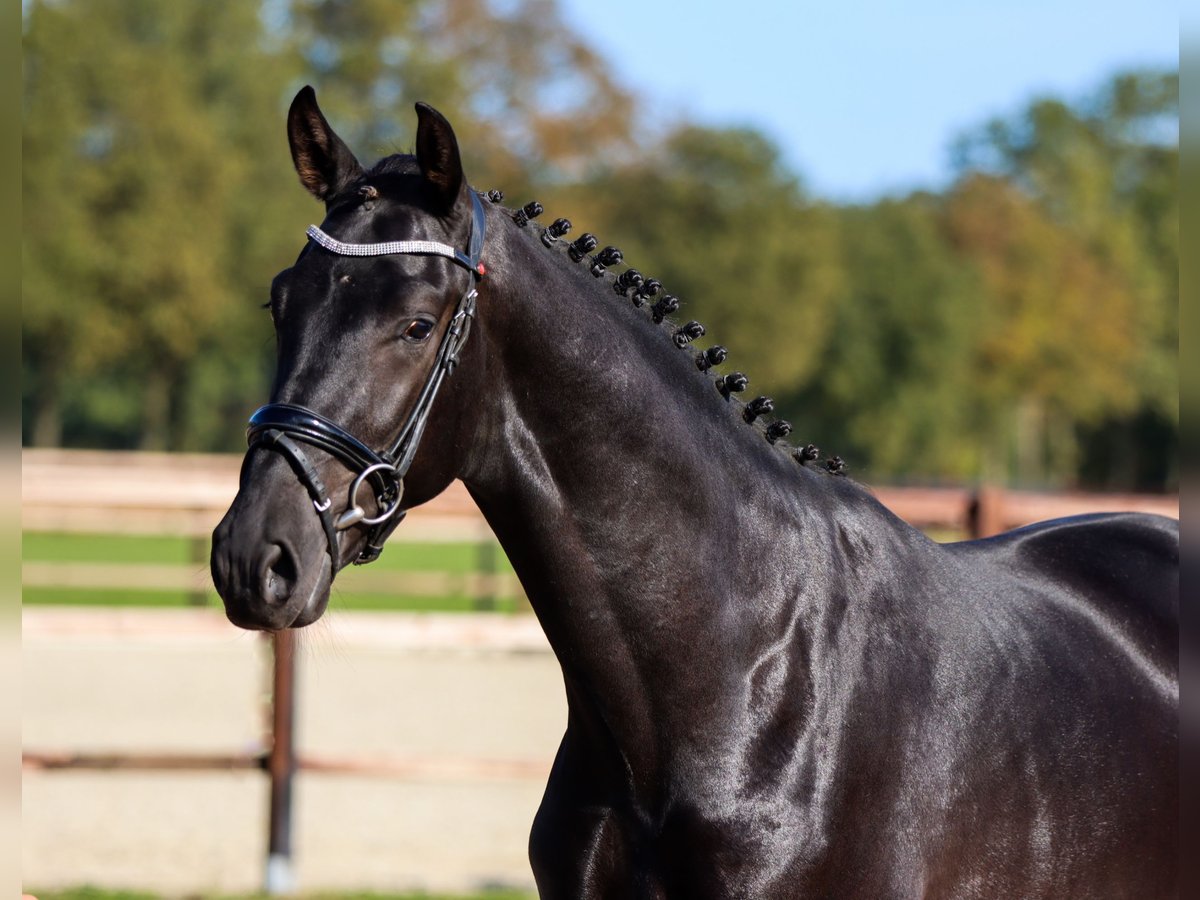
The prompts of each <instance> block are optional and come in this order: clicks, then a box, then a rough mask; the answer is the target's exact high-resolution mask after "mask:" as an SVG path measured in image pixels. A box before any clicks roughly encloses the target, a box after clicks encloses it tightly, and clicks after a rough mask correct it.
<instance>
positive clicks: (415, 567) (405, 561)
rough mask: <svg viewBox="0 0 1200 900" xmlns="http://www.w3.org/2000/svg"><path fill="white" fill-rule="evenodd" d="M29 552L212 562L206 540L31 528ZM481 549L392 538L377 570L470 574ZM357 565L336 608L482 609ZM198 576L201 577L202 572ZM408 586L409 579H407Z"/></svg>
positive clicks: (129, 591) (157, 598)
mask: <svg viewBox="0 0 1200 900" xmlns="http://www.w3.org/2000/svg"><path fill="white" fill-rule="evenodd" d="M22 558H23V559H24V560H26V561H29V562H42V563H44V562H64V563H67V562H81V563H96V562H103V563H118V564H119V563H127V564H136V563H150V564H168V565H170V564H174V565H190V566H194V567H195V568H196V571H197V575H198V576H199V575H200V574H201V573H203V572H204V571H205V570H206V569H207V566H208V543H207V541H200V542H196V541H195V540H193V539H190V538H184V537H171V536H162V537H157V536H141V535H113V534H53V533H39V532H26V533H25V534H24V535H23V541H22ZM494 559H495V562H494V565H495V566H496V569H497V571H498V572H500V573H505V574H507V573H511V572H512V566H511V565H509V562H508V559H507V557H505V555H504V553H503V552H501V551H500V550H499V549H498V548H495V549H494ZM482 564H483V560H482V559H481V548H480V546H479V545H478V544H473V543H455V544H406V543H400V542H396V543H394V544H390V545H389V546H388V547H387V548H386V549H385V550H384V552H383V555H382V556H381V557H380V558H379V560H378V561H377V562H376V563H374V564H373V565H372V570H373V571H376V572H379V571H384V572H395V573H398V574H399V573H404V572H418V571H419V572H444V573H446V574H448V575H452V576H453V575H468V574H470V573H473V572H476V571H479V569H480V567H481V565H482ZM355 571H356V570H355V569H353V568H350V569H347V570H346V571H345V572H344V573H343V574H342V575H341V576H340V577H339V578H338V580H337V582H336V583H335V586H334V591H333V597H332V598H331V600H330V607H331V608H333V609H363V610H414V611H416V610H419V611H427V612H464V611H470V610H475V609H478V608H480V607H479V605H478V604H477V601H475V600H474V599H473V598H471V597H468V596H465V595H462V594H460V593H455V592H451V593H450V594H448V595H446V596H438V597H427V596H413V595H405V594H390V593H379V592H378V591H370V590H362V589H360V588H358V587H357V586H356V582H355ZM197 580H198V581H199V577H198V579H197ZM401 587H402V585H401ZM204 599H205V605H207V606H214V607H219V606H220V605H221V601H220V598H218V597H217V595H216V594H215V593H211V592H209V593H207V594H206V595H205V598H204ZM22 600H23V602H24V603H28V604H31V605H43V606H44V605H54V604H59V605H66V604H70V605H80V606H165V607H180V606H187V605H191V604H192V603H193V602H194V600H195V596H194V595H193V594H192V593H190V592H188V591H182V590H176V591H172V590H143V589H136V588H119V589H118V588H112V589H110V588H62V587H27V588H25V589H24V591H23V594H22ZM520 606H521V604H520V603H519V602H518V601H517V600H514V599H511V598H509V599H502V600H499V601H497V602H496V603H495V605H494V606H492V607H490V608H492V609H495V610H498V611H501V612H512V611H514V610H516V609H518V608H520Z"/></svg>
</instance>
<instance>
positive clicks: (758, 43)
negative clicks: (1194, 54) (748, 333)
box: [563, 0, 1179, 200]
mask: <svg viewBox="0 0 1200 900" xmlns="http://www.w3.org/2000/svg"><path fill="white" fill-rule="evenodd" d="M563 6H564V9H565V16H566V18H567V21H568V22H569V23H571V24H572V25H573V26H574V27H575V28H576V29H577V30H578V32H579V33H580V34H582V35H585V36H586V37H587V38H588V39H589V40H590V42H591V43H592V45H593V46H594V47H595V48H596V49H597V50H599V51H600V52H601V53H602V55H604V56H605V58H606V59H607V60H608V61H609V62H610V64H611V65H612V68H613V71H614V72H615V73H616V75H617V78H618V80H619V81H620V82H621V83H622V84H624V85H625V86H626V87H628V88H631V89H633V90H634V91H636V92H637V93H638V94H639V95H640V96H642V97H644V98H646V99H647V100H648V101H649V102H648V105H647V108H646V112H648V113H649V115H650V116H652V117H654V118H656V119H661V118H664V117H665V118H671V117H679V116H683V115H686V116H687V117H688V118H691V119H696V120H699V121H702V122H705V123H709V124H720V125H735V124H736V125H751V126H754V127H756V128H759V129H761V130H762V131H764V132H765V133H766V134H768V135H769V136H770V137H772V138H773V139H774V140H775V141H776V142H777V143H778V144H779V146H780V147H781V149H782V150H783V151H784V155H785V158H786V159H787V161H788V162H789V163H790V164H791V166H792V168H793V169H794V170H795V171H796V172H797V173H798V174H799V175H800V176H801V177H802V179H803V180H804V183H805V184H806V185H807V187H808V188H809V189H810V190H811V191H813V192H814V193H817V194H820V195H823V196H827V197H831V198H835V199H839V200H867V199H870V198H872V197H875V196H878V195H879V194H881V193H889V192H901V191H906V190H909V189H912V188H914V187H920V186H925V187H937V186H939V185H941V184H943V183H944V182H945V180H946V178H947V177H948V175H949V152H948V148H949V145H950V142H951V140H952V139H953V138H954V137H955V136H956V135H957V134H959V133H961V132H962V131H963V130H964V129H966V128H969V127H970V126H972V125H974V124H977V123H979V122H981V121H983V120H985V119H987V118H989V117H991V116H994V115H1001V114H1006V113H1011V112H1013V111H1016V110H1018V109H1019V108H1020V107H1021V106H1022V105H1023V104H1024V103H1025V102H1026V101H1028V100H1030V99H1031V98H1033V97H1035V96H1038V95H1044V94H1048V93H1050V94H1056V95H1059V96H1062V97H1064V98H1066V99H1078V98H1080V97H1082V96H1085V95H1087V94H1088V93H1090V92H1091V91H1092V90H1093V89H1094V88H1095V87H1097V86H1098V85H1099V84H1100V83H1101V82H1102V81H1103V80H1104V79H1105V78H1106V77H1107V76H1108V75H1110V74H1112V73H1113V72H1115V71H1117V70H1118V69H1122V68H1126V67H1133V66H1147V65H1150V66H1164V65H1165V66H1177V65H1178V64H1179V37H1178V35H1179V7H1178V5H1177V4H1175V3H1166V2H1161V0H1140V2H1131V0H1089V2H1082V0H1043V2H1028V0H997V2H989V3H983V2H976V0H959V2H956V3H951V2H916V0H913V2H881V0H859V2H851V3H834V2H828V0H826V2H823V3H814V2H811V0H794V2H790V3H787V2H778V0H772V2H758V3H747V2H738V0H720V2H712V0H693V2H690V3H689V2H678V3H674V2H671V3H667V2H660V3H653V2H647V0H601V2H596V0H563Z"/></svg>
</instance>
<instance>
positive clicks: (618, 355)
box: [213, 92, 1178, 900]
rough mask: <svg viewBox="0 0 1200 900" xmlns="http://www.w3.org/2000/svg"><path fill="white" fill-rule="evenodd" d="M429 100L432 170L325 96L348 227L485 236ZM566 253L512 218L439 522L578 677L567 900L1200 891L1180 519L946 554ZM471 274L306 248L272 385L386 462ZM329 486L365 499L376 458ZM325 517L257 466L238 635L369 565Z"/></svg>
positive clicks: (275, 620)
mask: <svg viewBox="0 0 1200 900" xmlns="http://www.w3.org/2000/svg"><path fill="white" fill-rule="evenodd" d="M431 112H432V111H429V110H427V109H425V110H421V111H420V117H421V121H420V125H419V129H418V137H417V155H416V157H415V158H409V157H392V158H389V159H387V160H384V161H383V162H381V163H380V164H379V165H377V166H376V167H375V168H374V169H372V170H370V171H365V170H363V169H362V168H361V167H360V166H359V165H358V163H357V161H356V160H354V159H353V157H352V156H351V155H349V151H348V150H346V148H345V147H344V145H342V144H341V142H340V141H339V140H337V138H336V135H334V134H333V132H332V130H331V129H329V127H328V124H327V123H326V122H325V120H324V118H323V117H322V116H321V114H320V111H319V110H318V109H317V107H316V102H315V99H314V98H313V97H312V96H311V92H308V94H307V95H306V94H305V93H304V92H302V93H301V95H300V96H299V97H298V98H297V101H296V103H295V104H294V105H293V109H292V113H291V116H290V119H289V134H290V137H291V140H292V149H293V156H294V158H295V159H296V165H297V170H298V172H299V173H300V176H301V180H302V182H303V183H304V184H305V185H306V186H307V187H308V188H309V189H310V190H311V191H312V192H313V193H314V194H316V195H317V196H319V197H321V199H323V200H325V201H326V210H327V215H326V218H325V221H324V223H323V224H322V226H321V227H322V228H323V229H324V230H325V231H326V232H328V233H330V234H332V235H334V236H336V237H337V238H339V239H340V240H346V241H367V240H376V241H378V240H409V239H433V240H439V241H446V242H450V243H452V244H455V245H460V244H461V243H462V241H463V240H464V239H465V235H466V229H467V227H468V225H467V214H466V210H467V209H468V205H467V203H466V193H465V192H466V191H467V190H468V188H467V186H466V182H465V180H464V179H463V177H462V171H461V164H460V162H459V157H458V149H457V144H456V143H455V140H454V136H453V133H452V131H451V130H450V127H449V125H448V124H447V123H446V122H445V120H444V119H442V118H441V117H440V116H438V115H437V114H436V113H432V114H431ZM364 186H367V187H369V188H370V190H364ZM539 235H540V228H539V227H538V226H537V225H536V224H524V225H522V224H519V222H518V221H514V219H513V217H512V215H511V214H510V213H508V212H507V211H505V210H503V209H501V208H500V207H497V206H492V207H490V208H489V210H488V236H487V241H486V243H485V247H484V262H485V263H486V265H487V269H488V274H487V276H486V277H485V278H484V279H483V281H482V283H481V285H480V296H479V315H478V318H477V321H476V324H475V331H474V332H473V334H472V337H471V340H470V342H469V343H468V345H467V346H466V348H465V350H464V353H463V358H462V363H461V365H460V367H459V369H458V370H457V371H456V372H455V375H454V377H453V378H452V379H450V380H449V381H448V382H447V385H446V387H445V388H444V389H443V392H442V394H441V395H440V396H439V398H438V401H437V404H436V405H435V407H434V410H433V413H432V415H431V419H430V425H429V430H428V432H427V433H426V436H425V439H424V441H423V443H422V445H421V450H420V452H419V453H418V456H417V461H416V463H415V464H414V467H413V470H412V471H411V472H410V474H409V477H408V479H407V493H406V495H405V498H406V499H405V503H406V505H415V504H418V503H420V502H423V501H424V500H427V499H429V498H430V497H432V496H434V495H435V494H436V493H437V492H439V491H440V490H442V489H443V488H444V487H445V485H446V484H448V483H449V482H450V481H451V480H452V479H453V478H461V479H462V480H463V481H464V482H465V483H466V485H467V487H468V489H469V490H470V491H471V493H472V495H473V496H474V497H475V499H476V501H477V502H478V504H479V506H480V509H481V510H482V511H483V513H484V515H485V516H486V517H487V519H488V521H489V522H490V524H491V525H492V527H493V528H494V530H495V532H496V534H497V535H498V537H499V538H500V541H501V542H502V544H503V546H504V549H505V551H506V552H507V553H508V556H509V558H510V559H511V560H512V563H513V565H514V567H515V568H516V571H517V573H518V575H519V576H520V578H521V582H522V584H523V585H524V587H525V590H526V592H527V594H528V596H529V598H530V601H531V603H532V604H533V607H534V610H535V612H536V613H537V616H538V618H539V620H540V621H541V624H542V626H543V627H544V629H545V632H546V635H547V637H548V639H549V641H550V644H551V646H552V647H553V649H554V652H555V654H556V655H557V657H558V659H559V661H560V662H561V664H562V669H563V677H564V684H565V689H566V695H567V700H568V706H569V719H568V725H567V730H566V734H565V735H564V737H563V740H562V744H561V746H560V747H559V750H558V755H557V758H556V760H555V763H554V768H553V772H552V773H551V776H550V780H549V783H548V785H547V787H546V793H545V797H544V800H543V802H542V805H541V809H540V810H539V812H538V814H537V818H536V820H535V822H534V826H533V832H532V835H531V839H530V859H531V862H532V865H533V870H534V874H535V876H536V878H537V884H538V888H539V891H540V893H541V894H542V896H543V897H547V898H571V900H574V898H590V897H606V898H607V897H612V898H627V897H635V898H636V897H646V898H656V897H664V898H666V897H670V898H688V900H691V898H707V897H712V898H727V897H745V898H776V897H777V898H802V897H830V898H870V900H877V898H891V897H897V898H909V897H977V898H1001V897H1003V898H1010V897H1045V898H1066V897H1070V898H1080V897H1134V896H1136V897H1167V896H1170V895H1171V894H1172V893H1173V890H1174V885H1175V883H1176V857H1177V851H1178V836H1177V819H1178V801H1177V770H1178V765H1177V742H1176V741H1177V739H1176V733H1177V720H1176V708H1177V701H1178V682H1177V659H1176V640H1177V619H1178V583H1177V562H1178V559H1177V557H1178V532H1177V524H1176V523H1175V522H1173V521H1170V520H1165V519H1159V518H1154V517H1148V516H1136V515H1101V516H1088V517H1081V518H1077V519H1070V520H1063V521H1057V522H1049V523H1045V524H1043V525H1039V526H1034V527H1031V528H1026V529H1022V530H1020V531H1016V532H1013V533H1011V534H1007V535H1003V536H1000V537H997V538H992V539H989V540H984V541H976V542H968V543H961V544H949V545H939V544H937V543H934V542H932V541H930V540H928V539H927V538H926V537H924V536H923V535H922V534H920V533H919V532H917V531H916V530H914V529H913V528H911V527H909V526H908V525H906V524H905V523H903V522H901V521H899V520H898V519H896V518H895V517H894V516H893V515H892V514H890V513H889V512H888V511H887V510H886V509H884V508H883V507H881V506H880V505H879V504H878V503H877V502H876V501H875V500H874V499H873V498H872V497H871V496H870V495H869V493H868V492H867V491H865V490H864V489H862V488H860V487H858V486H857V485H855V484H853V483H852V482H850V481H849V480H848V479H845V478H840V477H835V476H832V475H830V474H828V473H827V472H825V471H822V470H820V469H819V468H816V467H812V466H807V465H801V464H799V463H797V461H796V460H795V459H793V458H792V456H791V455H790V454H789V453H788V452H787V451H786V449H785V448H783V447H782V446H779V445H772V444H771V443H769V442H768V441H767V440H765V439H764V433H763V431H762V429H761V426H758V425H747V424H746V423H745V422H744V421H743V418H742V416H741V404H740V403H739V402H738V401H737V400H736V398H735V397H731V396H729V395H726V394H722V393H721V392H719V391H718V390H715V389H714V380H715V373H713V372H711V371H710V372H707V373H701V372H700V371H699V367H698V366H697V365H696V362H695V355H696V352H697V350H696V348H695V347H694V346H692V345H690V344H689V345H687V346H685V347H684V348H682V349H681V348H679V347H677V346H676V345H675V343H674V342H673V341H672V339H671V336H672V330H673V328H672V327H671V326H669V325H667V324H664V325H662V326H656V325H654V324H652V322H651V321H650V315H649V313H648V306H649V304H642V305H641V306H638V305H636V304H634V303H633V302H631V300H630V298H629V296H628V294H624V295H618V294H617V293H616V292H614V291H613V289H612V281H611V275H606V276H604V277H602V278H596V277H593V275H591V274H589V273H588V263H587V262H586V261H585V262H583V263H575V262H572V261H571V260H570V258H569V256H568V254H567V253H566V251H565V250H564V246H563V245H564V244H565V241H559V242H557V243H553V242H552V243H551V246H549V247H547V246H544V245H543V243H542V242H541V241H540V240H539ZM449 269H450V267H449V266H446V265H440V267H439V264H437V263H430V262H422V263H418V262H414V261H413V260H412V259H404V260H397V259H390V258H386V257H385V258H376V259H366V260H354V259H345V258H334V257H329V256H328V255H323V254H321V253H319V252H310V251H306V252H305V253H304V254H302V256H301V258H300V259H299V260H298V261H297V263H296V264H295V265H294V266H293V267H292V268H290V269H288V270H287V271H285V272H284V273H283V274H282V275H281V276H280V278H279V279H277V283H276V288H275V293H274V300H273V307H274V308H275V309H274V311H275V315H276V328H277V332H278V334H279V340H280V363H279V372H278V376H277V382H276V385H275V388H274V391H273V394H272V399H273V400H281V401H286V402H293V403H300V404H304V405H305V406H307V407H309V408H312V409H315V410H318V411H319V412H321V413H322V414H324V415H326V416H328V417H330V418H331V419H335V420H336V421H338V422H339V423H341V424H342V425H343V426H344V427H346V428H348V429H349V430H351V431H352V432H354V433H355V434H357V435H358V436H359V437H360V438H361V439H362V440H364V441H366V442H368V443H370V444H372V445H373V446H385V445H386V444H387V443H388V442H389V440H390V438H392V437H394V435H392V433H391V430H392V429H393V428H394V423H395V422H398V421H402V419H403V416H404V412H405V409H406V408H408V407H409V406H410V405H411V403H412V402H413V395H414V393H415V390H416V386H418V385H419V384H420V383H421V380H422V378H423V375H424V373H425V371H426V370H427V367H428V365H429V364H430V351H429V349H428V348H424V349H423V348H422V347H421V346H417V345H412V346H407V345H403V344H402V343H398V342H396V341H395V340H394V339H393V336H394V335H395V334H397V333H399V332H400V330H402V329H403V328H404V327H405V324H406V323H407V322H409V321H411V320H413V318H414V317H416V316H420V315H428V316H430V317H431V318H433V319H436V320H437V321H438V322H440V323H443V324H444V322H445V321H446V320H447V318H448V316H449V311H450V310H452V308H453V307H454V305H455V302H456V300H457V298H458V296H459V291H460V290H461V285H460V284H459V283H458V281H456V280H455V276H454V274H453V273H452V272H450V271H449ZM321 477H322V478H323V480H324V481H325V483H326V484H328V485H329V486H330V490H331V493H332V495H333V496H340V495H339V493H338V491H339V490H344V488H345V486H346V485H347V484H348V483H349V480H350V478H351V477H352V473H350V472H347V471H344V470H342V469H341V468H340V465H339V464H338V463H337V462H336V461H334V460H332V459H325V460H323V461H322V471H321ZM308 503H309V501H308V499H307V497H306V495H305V492H304V490H303V489H302V488H301V487H300V486H299V485H298V484H297V482H296V479H295V476H294V474H293V473H292V471H291V470H290V469H289V468H288V466H287V465H286V464H285V463H284V462H283V461H281V460H279V459H278V458H276V457H273V456H272V455H269V454H259V455H257V456H254V455H252V456H251V457H250V458H248V460H247V464H246V467H245V468H244V470H243V477H242V489H241V491H240V493H239V495H238V498H237V500H236V501H235V502H234V505H233V507H232V508H231V509H230V512H229V514H228V515H227V516H226V519H225V520H224V521H223V522H222V524H221V526H219V527H218V530H217V532H216V534H215V537H214V550H213V574H214V579H215V581H216V584H217V586H218V588H219V590H220V591H221V594H222V596H223V597H224V598H225V602H226V607H227V610H228V611H229V615H230V617H231V618H232V619H233V620H234V621H236V622H238V623H239V624H243V625H246V626H248V627H267V628H277V627H284V626H287V625H301V624H306V623H308V622H310V621H313V620H314V619H316V618H317V617H319V616H320V614H321V612H322V611H323V610H324V608H325V604H326V602H327V601H328V595H329V584H330V581H331V579H332V575H333V573H334V571H335V570H336V569H337V568H339V567H340V566H342V565H344V564H346V563H347V562H348V561H349V560H350V559H352V558H353V557H354V556H355V555H356V553H357V550H358V547H359V546H361V541H362V540H363V535H362V534H356V533H354V532H347V535H348V536H350V538H351V540H348V541H346V542H345V543H344V544H343V545H342V547H341V552H340V558H339V559H337V560H334V561H333V564H332V565H331V564H330V561H329V555H328V553H327V552H326V550H325V546H326V541H325V538H324V537H323V535H322V532H321V528H320V525H319V523H318V521H317V517H316V516H315V515H314V514H313V512H312V509H311V507H310V506H308ZM398 814H401V815H402V814H403V811H402V810H400V811H398Z"/></svg>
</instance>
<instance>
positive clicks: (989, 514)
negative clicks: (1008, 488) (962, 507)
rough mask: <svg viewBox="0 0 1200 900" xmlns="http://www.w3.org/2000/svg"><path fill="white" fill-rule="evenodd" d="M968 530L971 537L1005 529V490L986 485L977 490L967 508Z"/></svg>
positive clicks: (983, 536) (995, 532) (996, 532)
mask: <svg viewBox="0 0 1200 900" xmlns="http://www.w3.org/2000/svg"><path fill="white" fill-rule="evenodd" d="M967 530H968V531H969V532H970V533H971V537H972V538H973V539H974V538H985V537H991V536H992V535H993V534H999V533H1000V532H1002V531H1003V530H1004V491H1003V490H1001V489H1000V488H996V487H989V486H987V485H984V486H982V487H979V488H978V489H976V491H975V496H974V497H973V498H972V499H971V506H970V508H969V509H968V510H967Z"/></svg>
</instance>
